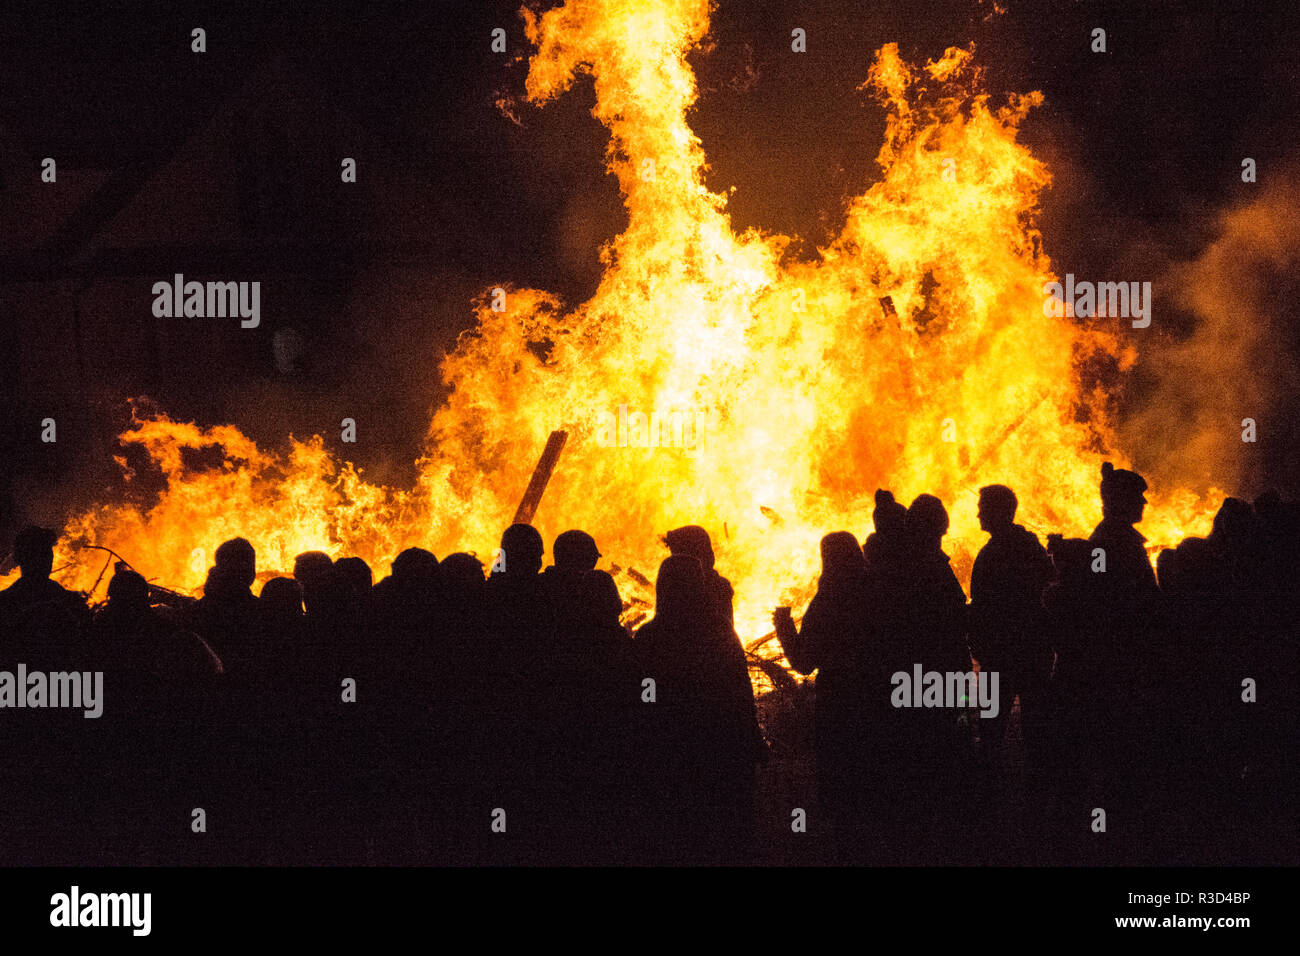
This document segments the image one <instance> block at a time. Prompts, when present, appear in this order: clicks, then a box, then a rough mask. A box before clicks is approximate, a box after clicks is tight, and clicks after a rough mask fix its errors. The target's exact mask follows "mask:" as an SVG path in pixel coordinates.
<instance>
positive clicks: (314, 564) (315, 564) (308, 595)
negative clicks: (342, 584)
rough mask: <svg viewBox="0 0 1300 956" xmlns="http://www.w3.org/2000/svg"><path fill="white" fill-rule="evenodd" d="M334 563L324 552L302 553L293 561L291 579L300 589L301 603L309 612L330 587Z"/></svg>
mask: <svg viewBox="0 0 1300 956" xmlns="http://www.w3.org/2000/svg"><path fill="white" fill-rule="evenodd" d="M333 574H334V562H333V561H332V560H330V556H329V555H328V554H326V553H325V552H324V551H304V552H303V553H302V554H300V555H298V557H296V558H294V559H293V578H294V580H295V581H297V582H298V584H299V585H301V587H302V601H303V604H305V605H306V607H307V609H308V610H311V608H312V607H313V605H315V603H316V601H317V600H318V598H319V597H320V596H321V595H323V594H324V593H325V592H326V591H327V590H328V589H329V587H330V579H331V578H332V577H333Z"/></svg>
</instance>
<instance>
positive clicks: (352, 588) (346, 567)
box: [334, 558, 375, 597]
mask: <svg viewBox="0 0 1300 956" xmlns="http://www.w3.org/2000/svg"><path fill="white" fill-rule="evenodd" d="M334 572H335V574H337V575H338V580H339V583H341V584H342V585H343V587H344V588H345V589H346V590H347V592H348V593H349V594H351V595H353V596H354V597H364V596H365V595H366V594H368V593H369V592H370V588H371V586H372V585H373V584H374V583H375V576H374V574H373V573H372V572H371V570H370V565H368V564H366V562H365V561H363V560H362V559H361V558H339V559H338V560H337V561H335V562H334Z"/></svg>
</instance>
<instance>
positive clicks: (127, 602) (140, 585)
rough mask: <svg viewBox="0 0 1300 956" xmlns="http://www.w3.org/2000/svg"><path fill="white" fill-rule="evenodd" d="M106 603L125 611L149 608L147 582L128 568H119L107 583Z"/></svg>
mask: <svg viewBox="0 0 1300 956" xmlns="http://www.w3.org/2000/svg"><path fill="white" fill-rule="evenodd" d="M108 603H109V604H110V605H111V606H112V607H114V608H119V609H121V610H125V611H143V610H146V609H147V608H148V607H149V582H148V581H146V580H145V579H144V577H143V576H142V575H140V574H137V573H136V572H135V571H132V570H130V569H129V568H124V567H119V568H118V569H117V571H116V572H115V573H114V574H113V580H111V581H109V582H108Z"/></svg>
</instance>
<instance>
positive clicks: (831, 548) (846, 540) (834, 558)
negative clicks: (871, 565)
mask: <svg viewBox="0 0 1300 956" xmlns="http://www.w3.org/2000/svg"><path fill="white" fill-rule="evenodd" d="M821 552H822V578H823V579H825V578H827V577H828V576H829V577H832V578H844V577H851V576H852V575H854V574H860V573H862V572H863V571H865V570H866V568H867V562H866V560H865V559H864V558H863V554H862V547H861V545H859V544H858V539H857V538H855V537H853V535H852V534H850V533H849V532H847V531H832V532H831V533H830V534H828V535H826V536H825V537H823V538H822V542H821Z"/></svg>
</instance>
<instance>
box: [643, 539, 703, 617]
mask: <svg viewBox="0 0 1300 956" xmlns="http://www.w3.org/2000/svg"><path fill="white" fill-rule="evenodd" d="M707 604H708V598H707V597H706V595H705V592H704V568H703V567H701V565H700V562H699V560H698V559H697V558H695V557H694V556H692V555H689V554H674V555H672V556H670V557H667V558H664V560H663V564H661V565H659V576H658V577H657V578H656V580H655V617H656V618H659V619H662V620H664V621H666V622H668V623H670V624H671V623H686V622H688V621H690V620H691V619H692V617H697V616H699V615H701V614H703V613H704V608H705V607H706V606H707Z"/></svg>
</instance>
